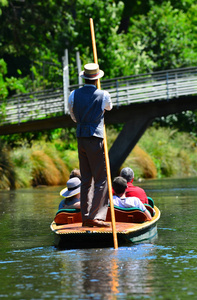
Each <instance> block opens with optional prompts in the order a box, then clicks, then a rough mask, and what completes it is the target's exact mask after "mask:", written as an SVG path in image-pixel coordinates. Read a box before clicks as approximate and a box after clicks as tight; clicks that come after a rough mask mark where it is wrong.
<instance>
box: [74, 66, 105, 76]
mask: <svg viewBox="0 0 197 300" xmlns="http://www.w3.org/2000/svg"><path fill="white" fill-rule="evenodd" d="M79 76H81V77H82V78H84V79H89V80H96V79H98V78H101V77H103V76H104V72H103V71H102V70H100V69H99V65H98V64H95V63H90V64H86V65H85V66H84V71H81V72H80V73H79Z"/></svg>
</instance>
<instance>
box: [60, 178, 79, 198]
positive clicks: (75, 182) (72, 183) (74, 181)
mask: <svg viewBox="0 0 197 300" xmlns="http://www.w3.org/2000/svg"><path fill="white" fill-rule="evenodd" d="M66 185H67V187H66V188H64V189H63V190H61V191H60V196H63V197H66V198H69V197H72V196H75V195H77V194H79V193H80V189H81V180H80V179H79V178H78V177H73V178H71V179H69V180H68V181H67V183H66Z"/></svg>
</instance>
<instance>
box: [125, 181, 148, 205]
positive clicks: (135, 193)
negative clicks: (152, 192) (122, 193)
mask: <svg viewBox="0 0 197 300" xmlns="http://www.w3.org/2000/svg"><path fill="white" fill-rule="evenodd" d="M126 197H138V198H139V199H140V200H141V201H142V203H146V204H148V198H147V196H146V193H145V191H144V190H143V189H142V188H140V187H139V186H134V185H133V184H132V183H131V182H127V189H126Z"/></svg>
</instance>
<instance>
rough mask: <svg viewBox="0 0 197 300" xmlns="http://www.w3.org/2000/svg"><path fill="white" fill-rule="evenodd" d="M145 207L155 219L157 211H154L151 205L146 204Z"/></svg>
mask: <svg viewBox="0 0 197 300" xmlns="http://www.w3.org/2000/svg"><path fill="white" fill-rule="evenodd" d="M144 206H145V207H146V209H147V210H148V211H149V213H150V214H151V216H152V217H154V215H155V211H154V210H153V207H152V206H151V205H150V204H144Z"/></svg>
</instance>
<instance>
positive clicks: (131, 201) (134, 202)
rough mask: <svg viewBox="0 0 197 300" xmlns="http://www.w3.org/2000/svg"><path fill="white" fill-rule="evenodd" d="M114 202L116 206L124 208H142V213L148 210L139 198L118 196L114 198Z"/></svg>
mask: <svg viewBox="0 0 197 300" xmlns="http://www.w3.org/2000/svg"><path fill="white" fill-rule="evenodd" d="M113 202H114V205H116V206H119V207H123V208H129V207H130V208H131V207H137V208H140V209H141V210H142V211H145V210H146V207H145V206H144V204H143V203H142V202H141V201H140V199H139V198H137V197H125V198H120V197H118V196H113Z"/></svg>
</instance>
